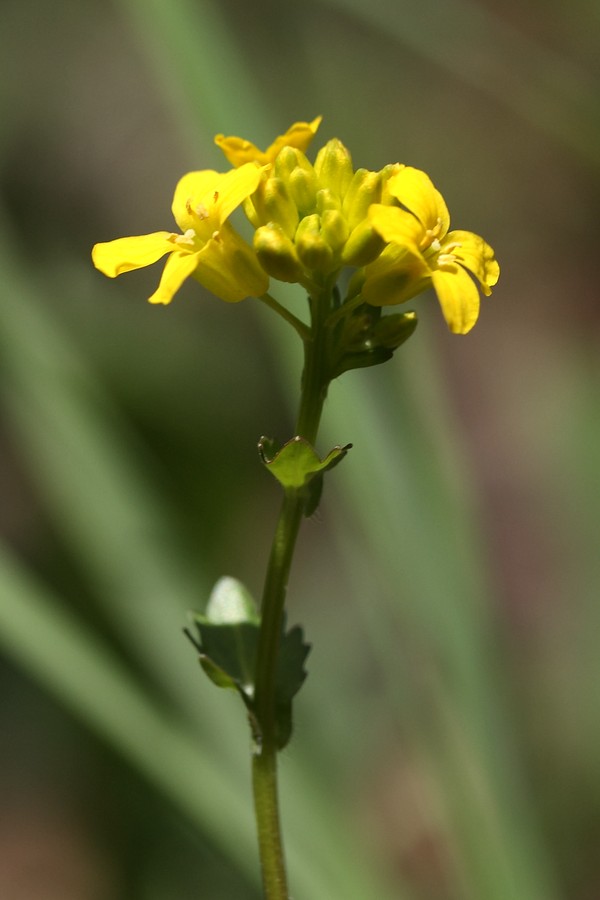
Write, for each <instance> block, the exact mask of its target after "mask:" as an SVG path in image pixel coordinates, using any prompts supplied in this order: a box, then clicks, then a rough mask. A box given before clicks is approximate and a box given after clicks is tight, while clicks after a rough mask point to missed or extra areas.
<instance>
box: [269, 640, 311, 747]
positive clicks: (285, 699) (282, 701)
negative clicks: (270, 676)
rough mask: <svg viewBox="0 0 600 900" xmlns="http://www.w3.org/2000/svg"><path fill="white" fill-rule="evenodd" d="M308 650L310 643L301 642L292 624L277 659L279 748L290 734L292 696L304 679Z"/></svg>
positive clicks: (287, 740)
mask: <svg viewBox="0 0 600 900" xmlns="http://www.w3.org/2000/svg"><path fill="white" fill-rule="evenodd" d="M309 653H310V644H306V643H305V642H304V633H303V631H302V629H301V628H300V626H299V625H295V626H294V627H293V628H290V630H289V631H288V632H287V633H284V634H282V637H281V645H280V647H279V657H278V660H277V684H276V698H277V699H276V702H277V746H278V747H279V749H280V750H282V749H283V748H284V747H285V746H286V744H287V743H288V742H289V740H290V738H291V736H292V698H293V697H295V695H296V694H297V693H298V691H299V690H300V688H301V687H302V685H303V684H304V681H305V679H306V675H307V672H306V669H305V668H304V663H305V662H306V657H307V656H308V654H309Z"/></svg>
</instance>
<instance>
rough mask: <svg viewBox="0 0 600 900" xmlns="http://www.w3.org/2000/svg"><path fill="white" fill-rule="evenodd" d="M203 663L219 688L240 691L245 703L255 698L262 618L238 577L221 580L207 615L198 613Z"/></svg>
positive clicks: (213, 591)
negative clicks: (255, 677) (255, 672)
mask: <svg viewBox="0 0 600 900" xmlns="http://www.w3.org/2000/svg"><path fill="white" fill-rule="evenodd" d="M193 618H194V623H195V625H196V628H197V630H198V634H199V636H200V642H199V643H198V644H196V641H195V640H194V639H193V638H192V641H193V642H194V644H196V647H197V649H198V651H199V653H200V664H201V665H202V668H203V669H204V671H205V672H206V674H207V675H208V677H209V678H210V679H211V681H213V682H214V683H215V684H216V685H217V686H218V687H226V688H234V689H236V690H238V691H239V692H240V694H241V696H242V699H243V700H244V702H245V703H247V702H248V701H249V700H251V699H252V697H253V695H254V670H255V668H256V651H257V647H258V632H259V623H260V620H259V617H258V613H257V611H256V604H255V603H254V600H253V598H252V595H251V594H250V592H249V591H248V590H247V589H246V588H245V587H244V585H243V584H241V582H239V581H237V580H236V579H235V578H230V577H224V578H220V579H219V581H217V583H216V585H215V586H214V588H213V590H212V593H211V595H210V597H209V600H208V603H207V605H206V611H205V613H204V615H202V614H200V613H195V614H194V616H193Z"/></svg>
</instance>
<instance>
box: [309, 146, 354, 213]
mask: <svg viewBox="0 0 600 900" xmlns="http://www.w3.org/2000/svg"><path fill="white" fill-rule="evenodd" d="M315 172H316V173H317V178H318V180H319V187H321V188H328V189H329V190H330V191H332V193H334V194H336V195H337V196H338V197H339V198H340V200H343V198H344V194H345V193H346V191H347V189H348V186H349V185H350V182H351V181H352V175H353V170H352V157H351V156H350V153H349V151H348V150H347V149H346V148H345V147H344V145H343V144H342V142H341V141H340V140H338V139H337V138H333V140H331V141H328V142H327V143H326V144H325V146H324V147H322V148H321V149H320V150H319V152H318V154H317V158H316V160H315Z"/></svg>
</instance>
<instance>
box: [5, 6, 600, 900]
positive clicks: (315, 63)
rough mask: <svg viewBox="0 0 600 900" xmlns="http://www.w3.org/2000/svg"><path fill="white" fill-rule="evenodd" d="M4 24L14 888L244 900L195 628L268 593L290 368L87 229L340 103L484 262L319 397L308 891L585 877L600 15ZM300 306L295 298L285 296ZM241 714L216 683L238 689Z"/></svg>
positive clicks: (409, 892) (238, 774)
mask: <svg viewBox="0 0 600 900" xmlns="http://www.w3.org/2000/svg"><path fill="white" fill-rule="evenodd" d="M3 23H4V25H3V29H2V34H1V36H0V59H1V60H2V70H3V78H2V92H1V93H0V103H1V107H0V114H1V115H0V121H1V122H2V126H1V128H2V132H1V142H0V187H1V191H2V194H1V200H2V212H1V220H0V224H1V227H2V241H1V243H0V254H1V259H0V271H1V272H2V278H1V281H0V294H1V299H0V341H1V344H0V348H1V357H0V366H1V372H2V395H1V401H2V433H1V438H0V455H1V462H2V465H1V467H0V479H1V481H2V504H1V507H0V515H1V523H2V532H3V546H2V551H1V554H0V649H1V651H2V658H1V662H0V678H1V681H2V693H1V697H0V704H1V715H2V730H1V735H2V736H1V738H0V763H1V766H0V793H1V795H2V803H1V804H0V894H1V895H2V896H6V897H10V898H11V900H36V898H38V897H40V898H41V897H43V898H44V900H52V898H54V897H57V898H59V897H60V898H61V900H71V898H73V900H137V898H140V900H171V898H175V897H177V898H178V900H185V898H188V897H189V898H190V900H191V898H197V897H207V898H211V900H219V898H231V897H236V898H240V900H242V898H244V900H253V898H257V897H258V896H259V894H258V887H257V876H258V872H257V863H256V858H255V856H256V854H255V847H254V838H253V834H252V821H251V811H250V790H249V784H248V780H249V776H248V759H247V757H248V736H247V727H246V723H245V722H244V719H243V715H241V713H240V709H239V708H238V706H237V702H236V698H235V697H233V695H232V696H231V698H228V697H223V696H222V694H221V692H218V691H216V689H214V688H212V687H211V685H210V684H208V682H206V683H205V679H203V678H202V677H201V673H200V672H199V669H198V666H197V662H196V659H195V656H194V653H193V651H191V649H190V647H189V646H187V645H186V642H185V641H184V639H183V637H182V636H181V627H182V625H183V624H185V622H186V612H187V610H189V609H191V608H200V609H201V608H202V607H203V605H204V602H205V600H206V597H207V596H208V592H209V590H210V587H211V585H212V584H213V582H214V581H215V580H216V579H217V578H218V577H219V576H220V575H221V574H223V573H228V574H232V575H235V576H236V577H239V578H241V579H242V580H243V581H244V582H245V583H247V584H248V585H249V586H250V588H251V589H252V590H253V591H254V592H255V593H259V592H260V584H261V578H262V572H263V569H264V565H265V559H266V554H267V549H268V544H269V541H270V535H271V529H272V526H273V522H274V516H275V511H276V508H277V504H278V495H277V491H276V487H275V485H274V484H271V481H272V480H271V479H270V478H269V476H268V474H266V473H264V472H263V470H262V468H261V466H260V464H259V462H258V458H257V454H256V450H255V447H256V441H257V439H258V437H259V435H260V434H269V435H273V436H274V437H278V438H280V439H285V438H287V437H288V436H289V434H290V430H291V428H292V424H291V423H292V421H293V409H294V403H295V400H296V392H297V386H298V369H299V357H298V350H297V348H296V347H295V346H294V344H293V342H291V343H290V339H289V338H288V335H287V333H285V327H284V326H282V325H280V323H279V322H275V321H271V319H272V318H273V317H272V316H271V314H270V313H269V312H268V311H267V310H265V309H263V308H258V307H257V304H253V303H252V302H251V301H248V302H245V303H243V304H242V305H240V306H235V307H233V306H228V305H226V304H224V303H222V302H220V301H217V300H215V299H213V298H211V297H208V296H203V294H202V291H201V289H200V288H199V287H198V286H197V285H189V284H188V285H187V286H186V287H185V288H184V289H183V290H182V292H181V294H180V295H178V297H177V298H176V301H175V303H174V304H173V305H172V307H170V308H168V309H159V308H152V307H150V306H148V305H147V304H146V303H145V302H144V298H145V297H146V296H147V295H148V294H149V293H150V292H151V290H152V289H153V287H154V285H155V282H156V278H157V273H156V271H155V270H148V271H142V272H140V273H136V274H134V275H129V276H126V277H125V278H123V279H119V280H118V281H117V282H109V281H107V280H106V279H104V278H102V276H100V275H99V274H98V273H97V272H95V271H93V269H92V267H91V265H90V262H89V250H90V247H91V245H92V243H94V242H95V241H97V240H109V239H111V238H113V237H117V236H121V235H126V234H138V233H143V232H144V231H154V230H156V229H161V228H169V227H170V224H169V222H170V215H169V213H168V209H169V205H170V201H171V195H172V190H173V186H174V184H175V182H176V180H177V179H178V178H179V177H180V175H181V174H182V173H184V172H185V171H188V170H189V169H197V168H208V167H221V166H222V165H223V162H222V159H221V158H220V155H219V152H218V151H217V149H216V148H215V147H214V146H213V144H212V136H213V134H214V133H216V132H220V131H223V132H225V133H226V134H241V135H244V136H247V137H249V138H251V139H252V140H254V141H256V142H257V143H258V144H259V145H265V144H267V143H269V141H270V140H271V139H272V137H274V135H275V134H278V133H280V132H282V131H283V130H285V128H286V127H287V126H288V124H290V123H291V122H292V121H294V120H296V119H310V118H312V117H313V116H315V115H317V114H319V113H322V114H323V115H324V117H325V119H324V124H323V126H322V128H321V132H320V134H319V137H318V138H317V141H316V143H317V144H320V142H321V141H322V140H325V139H327V138H329V137H331V136H334V135H335V136H339V137H340V138H341V139H342V140H343V141H344V142H345V143H346V144H347V145H348V146H349V147H350V148H351V150H352V153H353V157H354V161H355V165H356V166H365V167H368V168H373V169H375V168H380V167H381V166H383V165H384V164H386V163H387V162H390V161H396V160H399V161H405V162H407V163H409V164H412V165H416V166H418V167H421V168H424V169H425V170H426V171H427V172H428V173H429V174H430V175H431V177H432V178H433V180H434V182H435V183H436V184H437V185H438V186H439V187H440V189H441V190H442V191H443V193H444V195H445V197H446V198H447V200H448V203H449V206H450V209H451V211H452V212H453V223H454V225H455V226H456V227H465V228H468V229H472V230H473V231H475V232H479V233H482V234H484V235H485V236H486V238H487V239H489V241H490V243H491V244H492V245H493V246H494V247H495V248H496V250H497V253H498V256H499V259H500V262H501V265H502V278H501V281H500V285H499V287H498V289H497V290H496V291H495V293H494V296H493V298H491V299H489V300H486V301H485V304H484V308H483V311H482V316H481V320H480V322H479V323H478V325H477V327H476V328H475V330H474V331H473V332H472V333H471V334H470V335H469V336H468V337H466V338H456V337H453V336H451V335H449V334H448V333H447V332H446V330H445V327H444V325H443V322H442V320H441V316H440V315H439V313H438V310H437V309H436V308H435V301H434V299H433V298H432V297H427V298H422V299H421V300H419V302H418V307H417V308H418V313H419V318H420V325H419V328H418V330H417V334H416V335H415V337H414V338H413V339H412V340H411V342H410V343H409V344H408V345H407V346H406V347H405V348H403V349H402V350H401V351H400V353H399V354H398V356H397V358H396V359H394V360H393V361H392V362H390V363H388V364H386V365H385V366H384V367H382V368H380V369H377V370H369V371H366V372H360V371H359V372H354V373H350V374H348V375H345V376H344V377H343V378H342V379H341V380H340V381H339V382H337V383H335V384H334V385H333V388H332V390H331V395H330V401H329V403H328V406H327V409H326V417H325V432H326V434H324V436H323V439H322V446H321V447H320V450H321V451H322V452H326V451H327V450H328V449H329V448H330V446H332V445H333V444H336V443H342V444H344V443H346V442H348V441H352V442H353V444H354V449H353V450H352V452H351V454H350V456H349V458H348V459H347V460H346V461H345V462H344V463H343V465H342V466H340V467H339V468H338V469H336V471H335V472H334V473H332V474H331V475H330V476H329V478H328V483H327V485H326V490H325V496H324V501H323V504H322V507H321V509H320V511H319V513H318V514H317V515H316V516H315V517H313V519H311V520H310V521H309V522H307V524H306V528H305V530H304V534H303V537H302V540H301V546H300V551H299V556H298V558H297V560H296V563H295V567H294V572H293V580H292V586H291V591H290V623H291V624H293V623H294V622H296V621H301V622H302V623H303V625H304V627H305V630H306V634H307V637H308V638H309V640H312V641H313V644H314V649H313V653H312V655H311V658H310V677H309V679H308V682H307V685H306V687H305V688H304V690H303V691H302V693H301V694H300V697H299V700H298V702H297V710H296V735H295V739H294V741H293V743H292V744H291V745H290V747H289V748H287V750H286V751H285V753H284V755H283V759H282V779H283V787H284V797H283V809H284V822H285V826H286V830H287V833H288V847H289V854H290V864H291V869H292V883H293V884H294V891H295V896H297V897H298V898H302V900H325V898H337V897H344V898H345V900H354V898H355V900H364V898H365V897H377V898H381V900H386V898H392V897H393V898H402V900H481V898H485V900H554V898H559V897H565V898H566V897H568V898H569V900H591V898H594V897H597V896H598V895H599V894H600V869H599V864H598V856H597V852H596V851H597V842H598V838H599V836H600V777H599V770H598V765H597V761H598V758H600V757H599V754H600V719H599V716H598V709H597V696H598V686H599V675H600V672H599V660H600V654H599V653H598V639H599V624H600V605H599V604H598V597H597V594H598V590H597V584H598V575H599V572H598V569H599V565H598V555H597V535H598V532H599V524H600V523H599V522H598V518H599V516H598V500H599V487H598V485H599V482H598V468H597V460H598V455H599V452H600V428H599V421H600V419H599V417H598V401H597V394H598V392H597V385H598V378H599V370H598V352H597V346H598V330H599V318H598V305H597V297H596V293H597V292H596V283H597V273H596V272H595V268H596V266H597V263H596V260H597V252H596V245H595V229H596V227H597V226H596V214H595V213H596V206H597V202H598V188H599V178H598V175H599V163H600V122H599V118H598V104H597V95H598V86H599V85H598V82H599V76H600V71H599V62H598V60H599V59H600V55H599V53H598V50H599V46H600V19H599V18H598V12H597V8H596V6H595V5H594V4H592V3H590V2H588V0H577V2H576V3H575V5H573V4H571V5H569V6H567V5H565V4H562V3H557V2H553V0H550V2H548V0H544V2H541V0H535V2H530V3H529V4H527V5H525V6H524V5H523V4H520V3H519V4H518V3H513V2H511V0H498V2H493V0H485V2H473V0H454V2H452V3H450V2H448V0H420V2H419V3H418V4H416V3H411V2H409V0H401V2H396V0H369V2H368V3H366V2H364V0H362V2H361V0H322V2H317V0H313V2H307V3H305V4H302V5H298V4H293V5H289V6H288V5H286V4H281V3H275V2H273V0H256V2H254V3H252V4H247V3H242V2H240V0H221V2H219V3H216V2H214V3H211V2H201V0H118V2H117V0H115V2H114V3H112V4H110V5H108V4H105V3H99V2H94V0H85V2H82V0H78V2H75V0H60V2H55V3H52V4H49V3H45V2H43V0H19V2H16V0H4V4H3ZM299 302H302V301H301V299H300V298H299ZM228 700H229V703H228V702H227V701H228Z"/></svg>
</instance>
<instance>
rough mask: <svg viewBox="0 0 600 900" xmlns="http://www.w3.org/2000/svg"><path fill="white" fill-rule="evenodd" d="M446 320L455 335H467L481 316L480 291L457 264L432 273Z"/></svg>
mask: <svg viewBox="0 0 600 900" xmlns="http://www.w3.org/2000/svg"><path fill="white" fill-rule="evenodd" d="M431 277H432V280H433V286H434V288H435V292H436V294H437V298H438V300H439V303H440V306H441V307H442V312H443V314H444V318H445V320H446V322H447V323H448V327H449V329H450V331H453V332H454V334H466V333H467V332H468V331H470V330H471V328H472V327H473V325H474V324H475V322H476V321H477V318H478V316H479V291H478V290H477V286H476V285H475V282H474V281H473V279H472V278H471V277H470V275H468V274H467V273H466V272H465V270H464V269H461V267H460V266H459V265H457V264H451V265H448V266H444V268H442V269H436V270H435V271H434V272H432V273H431Z"/></svg>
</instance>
